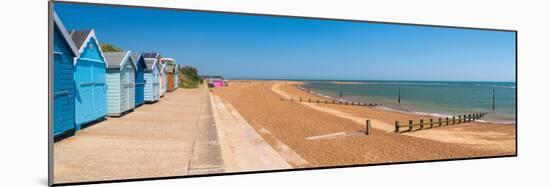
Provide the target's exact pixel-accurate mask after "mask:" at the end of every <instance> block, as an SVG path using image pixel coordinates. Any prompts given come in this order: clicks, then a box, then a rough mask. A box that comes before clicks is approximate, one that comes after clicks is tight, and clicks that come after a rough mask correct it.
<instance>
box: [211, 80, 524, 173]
mask: <svg viewBox="0 0 550 187" xmlns="http://www.w3.org/2000/svg"><path fill="white" fill-rule="evenodd" d="M299 84H300V82H296V81H292V82H290V81H288V82H286V81H253V80H251V81H242V82H237V81H235V82H230V86H229V87H222V88H215V89H214V91H213V93H214V94H215V95H218V96H220V98H221V99H222V100H224V101H225V102H228V103H231V105H233V106H234V107H235V109H236V110H237V111H238V112H239V113H241V115H242V116H243V117H244V118H245V119H246V121H248V122H249V123H250V124H251V125H252V126H253V127H254V128H255V129H256V131H258V132H260V135H261V136H262V137H263V138H264V139H266V141H267V142H268V143H269V144H270V145H271V146H272V147H274V148H275V149H277V148H276V147H277V145H278V144H281V143H283V144H284V145H285V146H287V147H288V148H290V149H292V150H293V151H295V152H296V153H297V154H299V155H300V156H301V157H303V158H304V159H306V160H307V162H308V163H309V164H308V165H293V166H294V167H312V166H333V165H343V164H365V163H387V162H394V161H415V160H434V159H450V158H468V157H480V156H504V155H515V151H516V150H515V144H516V142H515V126H514V125H495V124H482V123H479V122H473V123H466V124H460V125H454V126H444V127H440V128H434V129H429V130H422V131H417V132H413V133H399V134H397V133H393V129H394V126H393V122H394V121H395V120H399V121H406V120H409V119H414V120H418V119H420V118H421V117H419V116H416V115H410V114H402V113H397V112H389V111H386V110H383V109H380V108H379V107H357V106H351V105H328V104H322V103H319V104H317V103H299V102H287V101H281V97H294V98H298V97H303V98H307V97H311V98H312V99H313V98H315V99H317V98H319V99H322V98H324V97H322V96H317V95H312V94H309V93H306V92H304V91H302V90H300V89H299V88H298V87H297V86H298V85H299ZM244 95H246V97H243V96H244ZM366 119H370V120H371V122H372V127H373V134H372V135H370V136H365V135H364V134H363V133H364V123H365V120H366ZM265 132H267V133H265ZM266 134H269V135H266ZM274 138H275V139H276V140H277V141H274V140H273V139H274Z"/></svg>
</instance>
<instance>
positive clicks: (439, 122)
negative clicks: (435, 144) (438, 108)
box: [437, 118, 441, 127]
mask: <svg viewBox="0 0 550 187" xmlns="http://www.w3.org/2000/svg"><path fill="white" fill-rule="evenodd" d="M437 123H438V125H439V126H440V127H441V118H439V119H438V120H437Z"/></svg>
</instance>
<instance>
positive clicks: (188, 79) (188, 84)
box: [180, 66, 202, 88]
mask: <svg viewBox="0 0 550 187" xmlns="http://www.w3.org/2000/svg"><path fill="white" fill-rule="evenodd" d="M180 76H181V77H180V80H181V81H180V82H181V87H184V88H197V87H198V86H199V84H200V83H202V78H201V77H200V76H199V71H197V68H195V67H192V66H184V67H181V68H180Z"/></svg>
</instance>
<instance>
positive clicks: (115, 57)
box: [104, 51, 133, 68]
mask: <svg viewBox="0 0 550 187" xmlns="http://www.w3.org/2000/svg"><path fill="white" fill-rule="evenodd" d="M129 52H130V51H125V52H106V53H104V55H105V59H106V60H107V68H120V65H121V64H122V62H123V60H125V59H126V58H128V57H126V56H127V55H128V53H129ZM130 58H131V57H130ZM132 60H133V59H132Z"/></svg>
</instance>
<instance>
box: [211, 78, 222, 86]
mask: <svg viewBox="0 0 550 187" xmlns="http://www.w3.org/2000/svg"><path fill="white" fill-rule="evenodd" d="M212 86H214V87H223V86H224V84H223V80H213V81H212Z"/></svg>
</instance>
